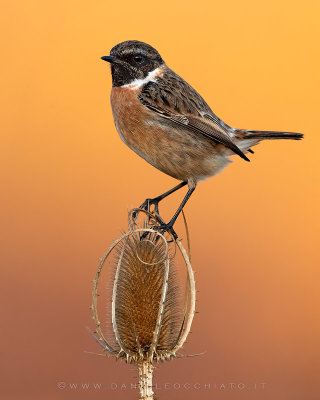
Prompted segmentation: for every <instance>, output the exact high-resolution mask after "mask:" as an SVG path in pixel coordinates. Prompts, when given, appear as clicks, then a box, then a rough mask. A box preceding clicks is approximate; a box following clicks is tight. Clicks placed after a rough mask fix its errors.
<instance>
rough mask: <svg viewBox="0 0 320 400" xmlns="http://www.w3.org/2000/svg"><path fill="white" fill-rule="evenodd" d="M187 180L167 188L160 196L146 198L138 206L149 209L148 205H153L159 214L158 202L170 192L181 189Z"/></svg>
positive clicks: (134, 214) (133, 215)
mask: <svg viewBox="0 0 320 400" xmlns="http://www.w3.org/2000/svg"><path fill="white" fill-rule="evenodd" d="M186 184H187V182H181V183H179V185H177V186H175V187H174V188H172V189H170V190H168V191H167V192H165V193H163V194H161V195H160V196H157V197H155V198H154V199H146V200H145V201H144V202H143V203H142V204H141V206H140V207H139V208H140V209H142V210H147V211H150V206H151V205H154V211H155V212H156V213H157V214H159V202H160V201H161V200H163V199H164V198H166V197H167V196H169V195H170V194H172V193H174V192H176V191H177V190H179V189H181V188H182V187H183V186H185V185H186ZM136 216H137V215H136V213H133V214H132V217H133V218H135V217H136Z"/></svg>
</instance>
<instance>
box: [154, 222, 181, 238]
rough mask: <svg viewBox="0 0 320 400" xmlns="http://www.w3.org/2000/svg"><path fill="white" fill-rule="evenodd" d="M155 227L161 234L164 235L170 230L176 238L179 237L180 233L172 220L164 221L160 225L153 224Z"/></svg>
mask: <svg viewBox="0 0 320 400" xmlns="http://www.w3.org/2000/svg"><path fill="white" fill-rule="evenodd" d="M153 229H154V230H155V231H158V232H159V233H161V235H164V234H165V233H166V232H169V233H170V234H171V235H172V236H173V238H174V240H176V239H178V235H177V234H176V232H175V230H174V229H173V224H172V223H170V222H169V223H168V224H165V223H162V224H160V225H155V226H153Z"/></svg>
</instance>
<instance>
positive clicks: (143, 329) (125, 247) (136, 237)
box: [92, 210, 195, 399]
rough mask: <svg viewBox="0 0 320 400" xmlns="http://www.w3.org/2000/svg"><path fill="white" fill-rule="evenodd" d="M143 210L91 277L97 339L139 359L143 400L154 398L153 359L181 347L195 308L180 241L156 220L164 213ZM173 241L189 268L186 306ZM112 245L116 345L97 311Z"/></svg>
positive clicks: (165, 356) (111, 351)
mask: <svg viewBox="0 0 320 400" xmlns="http://www.w3.org/2000/svg"><path fill="white" fill-rule="evenodd" d="M140 211H141V210H139V212H140ZM145 215H146V218H145V220H144V227H143V228H139V227H137V225H136V223H132V224H130V225H129V227H130V229H129V231H128V232H127V233H125V234H124V235H123V236H121V237H120V238H119V239H117V240H116V241H115V242H114V243H113V244H112V246H111V247H110V248H109V249H108V251H107V252H106V254H105V255H104V256H103V257H102V259H101V260H100V265H99V267H98V271H97V274H96V278H95V280H94V281H93V283H94V287H93V293H92V310H93V319H94V321H95V325H96V333H97V335H98V338H96V339H97V340H98V341H99V342H100V343H101V345H102V346H103V348H104V350H105V351H106V352H107V353H108V354H112V355H115V356H116V357H118V358H125V359H126V361H127V362H128V363H135V364H137V366H138V370H139V385H140V399H153V398H154V397H153V390H152V371H153V363H154V362H158V361H164V360H170V359H171V358H173V357H175V356H176V353H177V351H178V350H179V349H180V348H181V347H182V346H183V344H184V342H185V340H186V338H187V335H188V333H189V331H190V328H191V323H192V320H193V316H194V311H195V282H194V276H193V271H192V268H191V264H190V260H189V257H188V254H187V252H186V250H185V249H184V247H183V246H182V244H181V242H180V241H179V240H178V239H174V240H173V243H172V244H171V245H169V242H168V240H167V238H166V237H165V236H164V235H162V234H161V233H159V232H158V231H157V230H156V229H154V225H152V223H153V224H154V223H156V224H159V223H160V222H161V221H159V219H160V217H155V216H154V215H152V214H150V213H149V212H145ZM129 220H130V219H129ZM172 246H173V247H174V246H176V247H177V248H178V249H179V251H180V253H181V255H182V257H183V260H184V263H185V266H186V268H187V284H186V287H187V290H186V295H185V302H184V305H183V306H181V302H180V299H179V294H178V293H179V285H178V283H177V280H176V279H175V274H174V270H173V261H174V258H175V257H174V256H175V253H173V252H172ZM188 248H189V246H188ZM113 250H116V259H117V265H116V267H115V271H114V280H113V290H112V301H111V316H112V318H111V319H112V328H113V335H114V340H113V341H115V343H116V346H114V347H113V346H112V345H111V344H110V342H109V341H107V339H106V338H105V336H104V334H103V332H102V330H101V326H100V322H99V318H98V311H97V296H98V292H97V291H98V283H99V279H100V275H101V272H102V269H103V266H104V265H105V262H106V259H107V258H108V257H109V256H110V254H111V253H112V251H113Z"/></svg>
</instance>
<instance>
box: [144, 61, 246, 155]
mask: <svg viewBox="0 0 320 400" xmlns="http://www.w3.org/2000/svg"><path fill="white" fill-rule="evenodd" d="M138 98H139V100H140V102H141V103H142V104H143V105H145V106H146V107H148V108H149V109H151V110H153V111H155V112H157V113H158V114H159V115H161V116H162V117H164V118H167V119H169V120H170V121H172V122H173V123H175V124H177V125H179V126H183V127H184V128H185V129H187V130H190V131H192V132H195V133H198V134H201V135H203V136H206V137H207V138H209V139H211V140H213V141H214V142H216V143H221V144H223V145H224V146H226V147H228V148H229V149H230V150H232V151H233V152H234V153H235V154H238V155H239V156H240V157H242V158H243V159H244V160H246V161H249V159H248V158H247V157H246V156H245V155H244V153H243V152H242V151H241V150H240V149H239V148H238V147H237V146H236V145H235V144H234V143H233V141H232V140H231V138H230V136H229V134H228V130H230V127H229V126H228V125H226V124H224V123H223V122H222V121H221V120H220V119H219V118H218V117H217V116H216V115H215V114H214V113H213V112H212V111H211V109H210V107H209V106H208V104H207V103H206V102H205V101H204V100H203V98H202V97H201V96H200V95H199V93H197V92H196V91H195V90H194V89H193V88H192V87H191V86H190V85H189V84H188V83H187V82H185V81H184V80H183V79H182V78H181V77H180V76H178V75H177V74H175V73H174V72H173V71H171V70H169V69H168V71H166V72H165V73H164V74H163V75H162V77H159V78H157V80H156V81H155V82H152V81H151V82H148V83H147V84H146V85H145V86H144V87H143V88H142V90H141V93H140V94H139V96H138Z"/></svg>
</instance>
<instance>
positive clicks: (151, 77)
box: [121, 67, 162, 90]
mask: <svg viewBox="0 0 320 400" xmlns="http://www.w3.org/2000/svg"><path fill="white" fill-rule="evenodd" d="M161 74H162V68H161V67H158V68H156V69H154V70H153V71H150V72H149V73H148V75H147V76H146V77H145V78H144V79H135V80H134V81H132V82H131V83H127V84H126V85H123V86H121V87H127V88H130V89H132V90H135V89H138V88H139V87H141V86H143V85H144V84H145V83H148V82H155V81H156V79H155V78H156V77H157V76H159V75H161Z"/></svg>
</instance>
